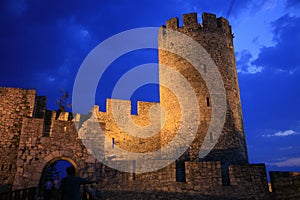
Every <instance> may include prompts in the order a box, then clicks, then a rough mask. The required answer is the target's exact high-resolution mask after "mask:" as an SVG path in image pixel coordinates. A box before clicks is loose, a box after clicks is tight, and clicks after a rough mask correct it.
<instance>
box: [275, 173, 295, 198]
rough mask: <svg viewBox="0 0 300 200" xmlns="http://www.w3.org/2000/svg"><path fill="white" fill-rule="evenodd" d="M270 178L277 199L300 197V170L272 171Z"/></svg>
mask: <svg viewBox="0 0 300 200" xmlns="http://www.w3.org/2000/svg"><path fill="white" fill-rule="evenodd" d="M270 178H271V185H272V191H273V193H274V196H275V198H276V199H295V200H296V199H300V173H299V172H270Z"/></svg>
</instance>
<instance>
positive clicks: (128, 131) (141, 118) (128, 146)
mask: <svg viewBox="0 0 300 200" xmlns="http://www.w3.org/2000/svg"><path fill="white" fill-rule="evenodd" d="M155 105H156V106H157V103H149V102H138V115H131V102H130V101H125V100H115V99H107V109H106V112H100V111H99V109H98V108H97V107H96V108H95V109H96V115H97V117H98V119H99V121H100V122H102V123H105V124H106V126H105V127H106V128H105V130H104V132H105V141H106V143H105V149H106V150H107V151H106V155H108V154H116V156H117V157H116V159H117V160H125V159H129V160H131V158H130V157H126V156H125V157H124V156H123V155H118V153H117V152H115V151H114V150H113V149H112V140H113V138H114V144H115V146H116V147H119V148H121V149H123V150H125V151H128V152H135V153H145V152H152V151H156V150H159V149H160V147H161V146H160V132H159V130H160V129H161V125H160V121H158V122H156V127H157V129H158V131H157V132H155V131H154V132H153V134H152V135H151V136H150V137H145V138H140V135H139V134H140V133H144V132H145V131H142V128H143V127H146V126H150V125H151V123H152V122H151V121H150V115H149V111H150V108H151V107H152V106H155ZM112 106H114V107H115V108H116V112H114V115H113V111H112ZM155 117H158V118H159V117H160V116H159V115H158V116H155ZM130 120H132V123H133V125H132V126H131V125H130V126H128V127H123V126H122V124H123V125H129V124H130V123H128V121H130ZM116 121H119V122H120V124H121V125H120V124H117V123H116ZM148 130H154V129H152V128H150V129H148ZM146 132H147V131H146ZM134 134H136V135H137V137H136V136H134ZM109 152H110V153H109Z"/></svg>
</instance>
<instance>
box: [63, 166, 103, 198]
mask: <svg viewBox="0 0 300 200" xmlns="http://www.w3.org/2000/svg"><path fill="white" fill-rule="evenodd" d="M66 171H67V174H68V176H67V177H65V178H63V179H62V180H61V184H60V189H59V190H60V195H61V197H62V198H61V199H62V200H80V199H81V195H80V185H85V184H92V183H98V182H97V181H89V180H86V179H83V178H80V177H78V176H75V167H74V166H70V167H68V168H67V169H66Z"/></svg>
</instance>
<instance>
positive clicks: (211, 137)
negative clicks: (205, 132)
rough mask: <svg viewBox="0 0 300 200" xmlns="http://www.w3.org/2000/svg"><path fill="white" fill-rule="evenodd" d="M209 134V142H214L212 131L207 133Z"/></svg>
mask: <svg viewBox="0 0 300 200" xmlns="http://www.w3.org/2000/svg"><path fill="white" fill-rule="evenodd" d="M209 136H210V142H211V143H213V142H214V136H213V133H212V132H210V135H209Z"/></svg>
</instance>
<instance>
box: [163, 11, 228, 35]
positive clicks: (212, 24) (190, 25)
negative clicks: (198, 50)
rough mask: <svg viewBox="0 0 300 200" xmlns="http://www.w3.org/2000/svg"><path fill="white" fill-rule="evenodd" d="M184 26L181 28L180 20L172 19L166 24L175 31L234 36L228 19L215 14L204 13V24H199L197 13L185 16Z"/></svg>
mask: <svg viewBox="0 0 300 200" xmlns="http://www.w3.org/2000/svg"><path fill="white" fill-rule="evenodd" d="M182 24H183V25H182V26H179V18H177V17H175V18H171V19H169V20H167V22H166V28H167V29H173V30H188V31H199V32H204V31H211V32H220V33H226V34H229V35H230V36H232V34H231V26H230V25H229V22H228V20H227V19H225V18H223V17H219V18H217V17H216V15H215V14H211V13H203V14H202V23H199V22H198V15H197V13H190V14H183V15H182Z"/></svg>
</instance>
